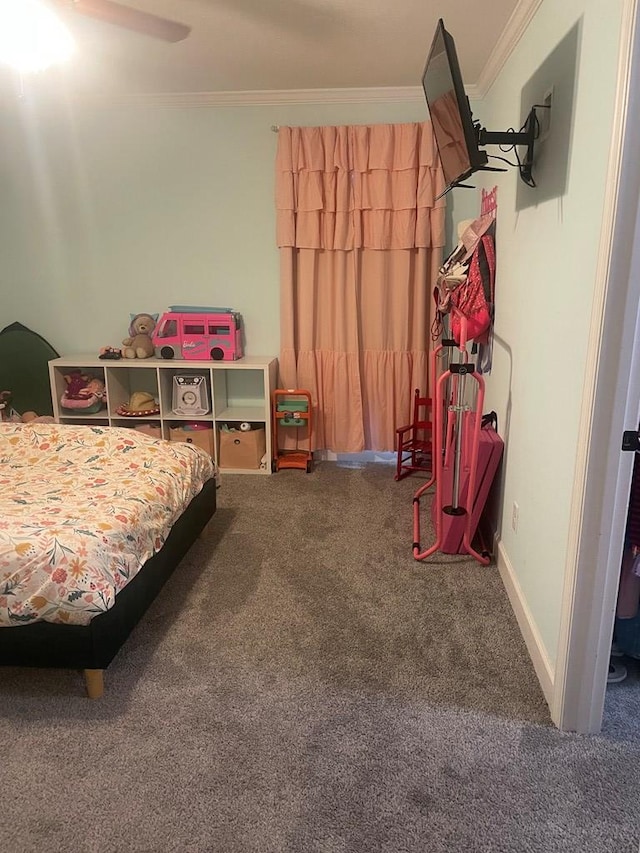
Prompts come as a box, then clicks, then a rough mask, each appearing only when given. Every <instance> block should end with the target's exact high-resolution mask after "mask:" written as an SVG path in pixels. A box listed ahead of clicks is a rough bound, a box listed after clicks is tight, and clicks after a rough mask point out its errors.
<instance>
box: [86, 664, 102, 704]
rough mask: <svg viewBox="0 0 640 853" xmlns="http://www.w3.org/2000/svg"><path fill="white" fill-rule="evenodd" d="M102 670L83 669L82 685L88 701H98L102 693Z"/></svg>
mask: <svg viewBox="0 0 640 853" xmlns="http://www.w3.org/2000/svg"><path fill="white" fill-rule="evenodd" d="M103 675H104V670H102V669H85V670H84V683H85V686H86V688H87V695H88V696H89V699H100V697H101V696H102V694H103V693H104V678H103Z"/></svg>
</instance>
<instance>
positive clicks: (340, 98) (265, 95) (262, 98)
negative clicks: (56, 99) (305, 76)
mask: <svg viewBox="0 0 640 853" xmlns="http://www.w3.org/2000/svg"><path fill="white" fill-rule="evenodd" d="M99 100H100V103H101V104H102V105H105V106H107V105H108V106H129V107H163V108H169V109H171V108H176V109H178V108H196V107H241V106H277V105H279V104H372V103H396V104H397V103H399V102H405V103H408V102H413V103H415V102H416V101H420V102H422V101H423V100H424V96H423V93H422V88H421V87H420V86H386V87H378V88H366V89H283V90H264V91H245V92H165V93H148V94H139V95H106V96H103V97H102V98H100V99H99ZM91 101H92V103H94V104H96V103H97V101H96V100H95V99H93V98H92V99H91Z"/></svg>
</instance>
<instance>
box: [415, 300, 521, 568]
mask: <svg viewBox="0 0 640 853" xmlns="http://www.w3.org/2000/svg"><path fill="white" fill-rule="evenodd" d="M451 311H452V313H453V314H454V315H455V318H456V321H457V324H459V329H460V334H459V340H458V341H457V342H456V341H452V340H443V341H442V342H441V343H440V344H439V345H438V346H437V347H435V348H434V349H433V350H432V354H431V365H432V374H431V375H432V376H433V377H434V379H435V376H436V365H437V361H438V358H439V357H440V356H441V355H442V354H443V351H444V350H445V349H447V348H451V349H452V350H454V351H457V354H458V361H457V362H451V363H450V364H449V367H448V368H447V369H446V370H445V371H443V372H442V374H441V375H440V376H439V377H438V378H437V380H435V394H434V415H435V417H434V421H435V422H434V430H433V472H432V476H431V479H430V480H429V481H428V482H427V483H425V484H424V485H422V486H421V487H420V488H419V489H418V490H417V491H416V493H415V495H414V497H413V556H414V559H416V560H424V559H426V558H427V557H430V556H431V555H432V554H435V553H436V551H440V552H442V553H445V554H469V555H470V556H472V557H473V558H474V559H476V560H477V561H478V562H479V563H481V564H482V565H487V564H488V563H489V561H490V556H489V554H488V553H487V552H486V551H483V552H482V553H480V552H479V551H477V550H476V549H475V548H474V547H473V545H472V542H473V538H474V536H475V533H476V530H477V527H478V522H479V520H480V515H481V513H482V510H483V508H484V505H485V503H486V500H487V497H488V495H489V491H490V489H491V484H492V482H493V479H494V477H495V474H496V471H497V469H498V465H499V463H500V459H501V457H502V452H503V448H504V444H503V442H502V439H501V438H500V437H499V436H498V434H497V433H496V431H495V429H493V427H492V426H491V425H489V424H487V425H485V426H483V417H482V407H483V404H484V391H485V383H484V379H483V377H482V376H481V375H480V374H479V373H478V372H477V370H476V366H475V364H473V363H472V362H471V361H469V353H468V352H467V346H466V345H467V318H466V316H465V315H464V314H463V313H462V312H460V311H459V310H458V309H457V308H455V307H452V309H451ZM469 382H473V383H475V386H476V387H475V395H470V394H469V391H470V390H473V389H470V388H469V386H468V383H469ZM447 389H448V390H447ZM469 396H475V403H474V404H473V406H471V405H469V404H468V403H467V402H466V400H467V399H468V397H469ZM445 411H446V418H445ZM434 483H435V495H434V496H433V503H432V506H431V518H432V521H433V525H434V528H435V534H436V538H435V542H434V543H433V544H432V545H430V546H429V547H428V548H426V549H425V550H421V546H420V499H421V497H422V496H423V495H424V493H425V492H426V491H427V490H428V489H430V488H431V486H433V484H434Z"/></svg>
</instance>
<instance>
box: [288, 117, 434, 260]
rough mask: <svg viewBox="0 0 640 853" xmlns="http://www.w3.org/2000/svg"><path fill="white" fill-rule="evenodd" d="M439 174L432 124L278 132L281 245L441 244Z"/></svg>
mask: <svg viewBox="0 0 640 853" xmlns="http://www.w3.org/2000/svg"><path fill="white" fill-rule="evenodd" d="M443 188H444V184H443V179H442V171H441V169H440V164H439V160H438V156H437V150H436V146H435V142H434V139H433V133H432V128H431V123H430V122H420V123H411V124H393V125H390V124H381V125H350V126H344V127H281V128H280V130H279V133H278V151H277V155H276V216H277V234H276V236H277V243H278V246H280V247H295V248H306V249H345V250H349V249H359V248H362V249H413V248H431V247H436V246H442V245H443V244H444V234H443V219H444V218H443V216H442V211H440V210H438V212H437V214H436V215H432V212H433V211H435V210H437V209H438V208H441V207H443V206H444V203H445V202H444V200H443V199H440V200H438V201H436V200H435V199H436V196H437V195H438V194H439V193H440V192H441V191H442V190H443Z"/></svg>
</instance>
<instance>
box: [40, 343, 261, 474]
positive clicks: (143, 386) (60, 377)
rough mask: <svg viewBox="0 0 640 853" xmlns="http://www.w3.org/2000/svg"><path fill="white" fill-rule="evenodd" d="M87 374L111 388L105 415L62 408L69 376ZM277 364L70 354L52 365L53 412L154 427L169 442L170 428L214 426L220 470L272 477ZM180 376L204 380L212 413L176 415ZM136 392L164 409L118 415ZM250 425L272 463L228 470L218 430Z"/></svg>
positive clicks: (68, 419)
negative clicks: (175, 388) (175, 386)
mask: <svg viewBox="0 0 640 853" xmlns="http://www.w3.org/2000/svg"><path fill="white" fill-rule="evenodd" d="M78 370H79V371H82V372H83V373H86V374H88V375H90V376H94V377H97V378H99V379H101V380H102V381H103V382H104V384H105V387H106V390H107V402H106V406H105V408H104V409H103V410H102V411H99V412H95V413H92V414H87V413H82V411H76V412H70V411H68V410H66V409H63V408H62V407H61V405H60V398H61V396H62V394H63V392H64V389H65V387H66V382H65V378H64V377H65V374H68V373H70V372H72V371H78ZM277 370H278V360H277V359H276V358H275V357H273V356H245V357H244V358H241V359H238V360H237V361H189V360H186V359H180V360H178V359H175V360H165V359H162V358H145V359H126V358H123V359H118V360H115V359H104V360H102V359H99V358H97V356H95V355H70V356H64V357H62V358H54V359H52V360H51V361H50V362H49V380H50V383H51V398H52V402H53V414H54V417H55V419H56V421H58V423H68V424H70V423H87V424H94V425H103V426H117V427H130V428H132V427H135V426H137V425H140V424H146V425H148V426H151V427H153V426H155V427H157V428H158V430H159V433H160V436H161V437H162V438H165V439H169V438H170V430H171V429H172V428H175V427H179V426H181V425H184V424H185V423H190V422H198V423H211V426H212V432H213V448H212V449H213V457H214V459H215V461H216V462H217V463H218V465H219V468H220V471H221V472H227V473H234V474H249V473H250V474H270V473H271V448H272V440H271V395H272V392H273V390H274V389H275V387H276V377H277ZM180 374H183V375H184V374H187V375H195V376H202V377H204V383H205V384H206V389H207V394H208V405H209V411H208V412H207V414H202V415H184V414H181V415H179V414H175V413H174V412H173V410H172V405H173V384H174V383H173V377H174V376H176V375H180ZM134 391H146V392H148V393H149V394H151V395H153V397H154V399H155V400H156V401H157V403H158V406H159V408H160V412H159V413H158V414H157V415H147V416H142V417H137V416H136V417H126V416H122V415H119V414H118V412H117V409H118V407H119V406H122V405H125V404H127V403H128V402H129V398H130V396H131V394H132V393H133V392H134ZM242 422H249V423H251V425H252V427H253V428H254V429H259V428H263V429H264V431H265V444H266V455H267V461H266V466H265V467H264V468H259V469H256V468H249V469H245V468H228V467H227V468H225V467H223V466H222V465H220V464H219V430H220V429H221V428H222V426H223V425H225V424H226V425H227V426H230V427H231V426H238V425H239V424H240V423H242Z"/></svg>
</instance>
